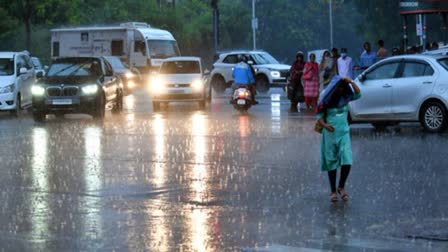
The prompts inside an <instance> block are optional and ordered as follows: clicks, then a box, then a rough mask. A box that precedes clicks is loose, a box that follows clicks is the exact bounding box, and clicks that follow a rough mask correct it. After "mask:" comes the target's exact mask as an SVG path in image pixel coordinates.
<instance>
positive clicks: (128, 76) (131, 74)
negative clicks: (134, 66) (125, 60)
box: [124, 72, 135, 79]
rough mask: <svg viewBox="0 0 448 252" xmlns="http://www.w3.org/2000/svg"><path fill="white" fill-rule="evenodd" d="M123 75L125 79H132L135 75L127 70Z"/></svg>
mask: <svg viewBox="0 0 448 252" xmlns="http://www.w3.org/2000/svg"><path fill="white" fill-rule="evenodd" d="M124 76H125V77H126V79H132V78H134V76H135V75H134V74H133V73H131V72H127V73H126V74H125V75H124Z"/></svg>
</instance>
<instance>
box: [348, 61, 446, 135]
mask: <svg viewBox="0 0 448 252" xmlns="http://www.w3.org/2000/svg"><path fill="white" fill-rule="evenodd" d="M355 81H356V83H357V84H358V86H359V87H360V89H361V92H362V97H361V99H359V100H357V101H354V102H352V103H350V120H351V121H352V122H367V123H372V124H373V125H374V126H381V125H386V124H388V123H397V122H413V121H419V122H420V123H421V124H422V126H423V127H424V128H425V130H427V131H429V132H441V131H443V130H444V129H445V128H446V126H447V122H448V118H447V108H448V57H447V56H441V55H439V56H437V55H406V56H395V57H391V58H388V59H385V60H382V61H380V62H378V63H376V64H375V65H373V66H371V67H370V68H369V69H367V70H366V71H364V72H363V73H362V74H361V75H360V76H359V77H358V78H356V80H355Z"/></svg>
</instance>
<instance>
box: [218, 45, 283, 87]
mask: <svg viewBox="0 0 448 252" xmlns="http://www.w3.org/2000/svg"><path fill="white" fill-rule="evenodd" d="M239 55H245V56H246V57H247V58H248V59H249V61H251V62H250V63H253V68H254V70H255V73H256V74H255V85H256V87H257V90H258V91H259V92H263V93H264V92H267V91H269V88H270V87H282V88H284V87H286V85H287V84H288V83H287V79H288V77H289V69H290V66H289V65H284V64H280V63H279V62H278V61H277V60H276V59H275V58H274V57H272V56H271V55H270V54H269V53H267V52H263V51H232V52H226V53H221V54H219V56H218V60H217V61H216V62H215V63H214V64H213V70H212V72H211V83H212V87H213V90H215V91H216V92H219V93H222V92H224V90H225V89H226V88H227V87H230V86H231V85H232V83H233V76H232V70H233V67H234V66H235V65H236V64H237V63H238V56H239Z"/></svg>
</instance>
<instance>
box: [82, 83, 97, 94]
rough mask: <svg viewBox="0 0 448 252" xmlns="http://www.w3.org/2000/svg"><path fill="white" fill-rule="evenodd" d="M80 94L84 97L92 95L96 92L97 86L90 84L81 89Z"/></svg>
mask: <svg viewBox="0 0 448 252" xmlns="http://www.w3.org/2000/svg"><path fill="white" fill-rule="evenodd" d="M82 92H83V93H84V94H86V95H93V94H96V92H98V85H96V84H92V85H87V86H84V87H82Z"/></svg>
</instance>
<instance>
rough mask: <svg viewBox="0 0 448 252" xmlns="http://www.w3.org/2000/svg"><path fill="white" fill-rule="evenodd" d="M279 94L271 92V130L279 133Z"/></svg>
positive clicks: (275, 133)
mask: <svg viewBox="0 0 448 252" xmlns="http://www.w3.org/2000/svg"><path fill="white" fill-rule="evenodd" d="M280 111H281V110H280V94H271V125H272V126H271V132H272V134H273V135H280V134H281V130H282V124H281V122H282V121H281V118H280V115H281V112H280Z"/></svg>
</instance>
